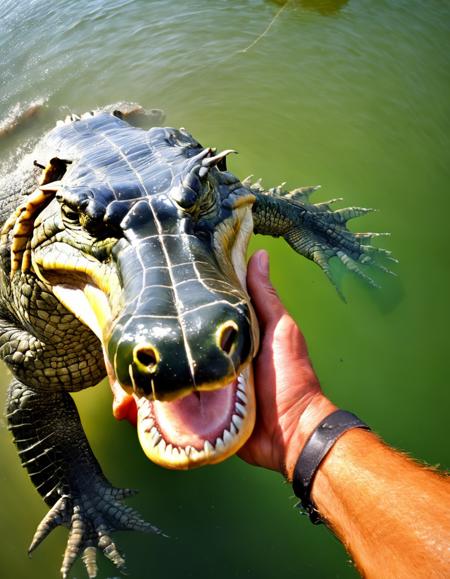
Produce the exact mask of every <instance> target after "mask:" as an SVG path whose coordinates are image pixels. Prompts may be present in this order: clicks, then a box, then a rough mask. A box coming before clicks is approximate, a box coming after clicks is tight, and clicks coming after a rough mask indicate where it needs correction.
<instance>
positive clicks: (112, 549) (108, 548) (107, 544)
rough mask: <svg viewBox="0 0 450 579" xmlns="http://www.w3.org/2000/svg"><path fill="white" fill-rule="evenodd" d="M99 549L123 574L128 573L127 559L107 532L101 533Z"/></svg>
mask: <svg viewBox="0 0 450 579" xmlns="http://www.w3.org/2000/svg"><path fill="white" fill-rule="evenodd" d="M98 546H99V548H100V549H101V550H102V551H103V553H104V554H105V557H107V558H108V559H109V560H110V561H111V562H112V563H113V564H114V565H115V566H116V567H117V568H118V569H119V571H121V572H122V573H126V566H125V558H124V557H123V556H122V555H121V554H120V552H119V550H118V549H117V547H116V545H115V543H114V542H113V540H112V539H111V537H110V536H109V535H108V534H107V533H106V532H105V531H100V532H99V541H98Z"/></svg>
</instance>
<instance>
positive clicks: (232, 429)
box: [230, 423, 238, 436]
mask: <svg viewBox="0 0 450 579" xmlns="http://www.w3.org/2000/svg"><path fill="white" fill-rule="evenodd" d="M230 432H231V434H232V435H233V436H236V434H237V433H238V429H237V428H236V426H235V425H234V424H233V423H231V424H230Z"/></svg>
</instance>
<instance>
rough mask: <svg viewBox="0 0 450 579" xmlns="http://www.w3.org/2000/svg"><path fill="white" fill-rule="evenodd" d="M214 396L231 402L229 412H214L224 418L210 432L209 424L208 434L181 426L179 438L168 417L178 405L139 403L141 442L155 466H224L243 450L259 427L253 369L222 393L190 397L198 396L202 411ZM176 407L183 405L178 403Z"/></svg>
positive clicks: (198, 394) (169, 403) (183, 467)
mask: <svg viewBox="0 0 450 579" xmlns="http://www.w3.org/2000/svg"><path fill="white" fill-rule="evenodd" d="M227 389H229V390H228V391H227ZM214 392H217V393H219V396H221V397H222V398H225V399H226V400H227V406H228V408H225V407H224V408H218V409H214V410H218V411H222V412H223V414H224V418H223V419H221V420H219V421H218V422H217V424H216V425H215V426H211V428H210V429H208V424H207V423H206V424H205V425H204V426H205V430H204V432H199V431H197V432H195V431H192V432H191V433H190V432H189V431H188V430H185V431H184V432H183V429H182V427H180V425H178V434H177V431H176V429H174V428H167V422H168V418H167V416H166V414H169V416H170V412H171V408H170V405H171V404H174V403H172V402H156V403H154V402H151V401H149V400H147V399H146V398H140V399H138V400H136V402H137V407H138V417H137V429H138V436H139V441H140V443H141V446H142V448H143V450H144V452H145V454H146V455H147V457H148V458H149V459H150V460H151V461H152V462H155V463H156V464H159V465H160V466H163V467H165V468H171V469H176V470H185V469H190V468H195V467H199V466H203V465H206V464H216V463H218V462H222V461H223V460H225V459H227V458H228V457H230V456H232V455H233V454H235V453H236V452H237V451H238V450H239V449H240V448H241V446H242V445H243V444H244V443H245V442H246V441H247V440H248V438H249V436H250V435H251V433H252V431H253V427H254V425H255V415H256V413H255V394H254V388H253V373H252V370H251V366H249V367H248V368H246V369H245V370H244V371H243V372H242V374H241V375H240V376H239V379H238V380H236V381H235V382H233V383H231V384H229V385H228V386H225V387H224V388H221V389H220V390H218V391H213V392H202V391H200V392H198V393H192V394H190V395H189V396H198V399H197V400H198V401H199V402H198V406H199V407H201V402H200V401H201V399H202V396H203V397H204V399H205V400H208V397H210V398H211V397H213V396H214ZM187 398H188V397H186V399H187ZM186 399H183V400H186ZM189 402H193V400H192V399H191V400H190V401H189V400H188V401H187V403H188V404H189ZM175 403H178V404H179V402H178V401H175ZM164 405H167V406H164ZM194 406H195V404H194ZM158 417H159V418H160V419H159V420H158ZM163 418H164V420H162V419H163ZM164 422H165V423H166V425H165V424H164ZM193 422H195V417H193ZM199 422H200V421H199Z"/></svg>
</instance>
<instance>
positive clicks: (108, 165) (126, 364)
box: [0, 110, 393, 578]
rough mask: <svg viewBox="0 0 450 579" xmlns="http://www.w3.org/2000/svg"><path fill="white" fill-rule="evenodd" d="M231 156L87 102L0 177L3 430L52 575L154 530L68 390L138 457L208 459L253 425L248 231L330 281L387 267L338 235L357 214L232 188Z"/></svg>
mask: <svg viewBox="0 0 450 579" xmlns="http://www.w3.org/2000/svg"><path fill="white" fill-rule="evenodd" d="M232 152H233V151H232V150H231V149H227V150H223V151H219V152H218V151H217V150H216V149H214V148H211V147H203V146H202V145H200V143H199V142H198V141H197V140H196V139H195V138H194V137H193V136H192V135H191V134H190V133H189V132H187V131H186V130H185V129H183V128H180V129H175V128H170V127H153V128H151V129H149V130H148V129H143V128H138V127H135V126H132V125H131V124H129V123H128V122H127V120H126V119H125V118H124V115H123V114H122V113H121V111H120V110H112V111H111V110H97V111H93V112H89V113H86V114H83V115H82V116H77V115H70V116H69V117H67V118H66V119H65V120H64V121H59V122H58V123H57V126H56V127H54V128H53V129H51V130H49V132H48V133H47V134H46V135H45V136H44V137H43V138H42V139H41V140H40V141H39V142H38V143H37V145H36V147H35V149H34V151H33V152H32V153H31V154H30V155H27V156H26V157H25V158H24V159H23V160H22V161H21V162H20V163H18V165H17V167H16V168H15V169H14V170H11V171H8V172H6V173H4V175H3V177H2V178H1V180H0V227H1V245H0V275H1V284H0V356H1V359H3V360H4V362H5V363H6V364H7V366H8V367H9V369H10V371H11V373H12V375H13V378H12V382H11V384H10V387H9V390H8V395H7V409H6V412H7V420H8V427H9V429H10V431H11V433H12V435H13V438H14V442H15V445H16V447H17V449H18V453H19V457H20V460H21V462H22V464H23V466H24V467H25V469H26V470H27V471H28V474H29V477H30V478H31V481H32V483H33V484H34V486H35V487H36V489H37V490H38V492H39V493H40V495H41V496H42V497H43V499H44V501H45V502H46V504H47V505H48V507H49V511H48V513H47V514H46V516H45V517H44V519H43V520H42V522H41V523H40V524H39V525H38V527H37V530H36V533H35V535H34V537H33V539H32V543H31V545H30V549H29V550H30V553H31V552H32V551H33V550H34V549H35V548H36V547H37V546H38V545H39V544H40V543H41V542H42V541H43V540H44V538H45V537H46V536H47V535H48V534H49V533H50V532H51V531H52V530H53V529H54V528H55V527H57V526H59V525H63V526H66V527H67V528H68V529H69V535H68V541H67V547H66V550H65V553H64V557H63V563H62V567H61V574H62V577H64V578H65V577H67V576H68V574H69V571H70V568H71V566H72V564H73V563H74V561H75V559H76V558H77V557H78V556H79V555H82V557H83V561H84V563H85V566H86V570H87V574H88V576H89V577H95V576H96V574H97V563H96V552H97V550H101V551H102V552H103V553H104V555H105V556H106V557H108V558H109V559H110V560H111V561H112V562H113V563H114V564H115V565H116V566H117V568H118V569H119V570H121V571H124V569H125V560H124V556H123V555H122V554H121V552H120V551H119V549H118V547H117V545H116V543H115V542H114V540H113V538H112V533H113V532H114V531H116V530H126V529H129V530H138V531H145V532H155V533H162V532H161V531H160V530H159V529H158V528H157V527H155V526H154V525H152V524H150V523H148V522H146V521H145V520H143V519H142V518H141V516H140V515H139V514H138V513H137V512H136V511H135V510H134V509H132V508H131V507H129V506H127V505H125V504H124V503H123V502H122V500H123V499H124V498H126V497H128V496H130V495H131V494H132V493H133V491H131V490H130V489H126V488H124V489H122V488H116V487H114V486H112V485H111V484H110V482H109V481H108V480H107V478H106V477H105V475H104V474H103V472H102V470H101V467H100V465H99V463H98V462H97V460H96V458H95V456H94V454H93V452H92V450H91V448H90V446H89V442H88V440H87V438H86V436H85V434H84V431H83V429H82V426H81V423H80V419H79V416H78V413H77V409H76V406H75V404H74V402H73V399H72V396H71V394H70V393H71V392H76V391H79V390H81V389H84V388H88V387H91V386H95V385H96V384H98V383H99V382H100V381H101V380H102V379H103V378H104V377H105V376H107V377H108V379H109V382H110V384H111V387H112V391H113V395H114V403H113V412H114V415H115V416H116V418H118V419H123V418H126V419H128V420H130V421H131V422H132V423H134V424H135V425H136V426H137V432H138V437H139V441H140V444H141V446H142V448H143V451H144V452H145V454H146V455H147V456H148V458H149V459H150V460H152V461H154V462H155V463H157V464H159V465H161V466H163V467H167V468H173V469H188V468H193V467H197V466H201V465H205V464H213V463H218V462H220V461H222V460H224V459H226V458H227V457H229V456H231V455H233V454H234V453H236V452H237V450H238V449H239V448H240V447H241V446H242V445H243V444H244V443H245V441H246V440H247V439H248V437H249V436H250V434H251V432H252V429H253V427H254V423H255V412H256V408H255V394H254V387H253V378H252V364H251V362H252V359H253V358H254V356H255V355H256V353H257V351H258V323H257V319H256V317H255V313H254V311H253V308H252V305H251V301H250V298H249V296H248V294H247V291H246V280H245V277H246V250H247V246H248V242H249V239H250V236H251V235H252V234H253V233H259V234H263V235H271V236H274V237H283V238H284V239H285V240H286V241H287V242H288V244H289V245H290V246H291V247H292V248H293V249H294V250H295V251H297V252H298V253H300V254H301V255H303V256H305V257H307V258H309V259H311V260H313V261H314V262H315V263H317V264H318V265H319V266H320V267H321V268H322V270H323V271H324V272H325V273H326V274H327V276H328V277H329V278H330V280H331V281H333V282H334V275H333V272H332V268H331V267H330V262H331V260H332V259H333V258H337V260H339V261H340V262H342V263H343V264H344V265H345V266H346V268H347V269H349V270H351V271H352V272H354V273H356V274H358V275H359V276H361V277H363V278H364V279H365V280H366V281H367V282H368V283H370V284H371V285H375V282H374V281H373V280H372V278H371V277H370V276H369V275H368V274H367V273H366V271H364V268H361V264H362V265H375V266H378V267H380V268H381V269H383V270H385V271H389V270H388V269H387V268H386V267H385V266H384V265H382V264H381V262H382V261H384V258H388V259H393V258H392V257H391V256H390V254H389V252H388V251H386V250H383V249H381V248H378V247H375V246H373V245H372V244H371V239H372V238H373V237H376V236H377V235H379V234H376V233H353V232H351V231H350V230H349V229H348V227H347V222H348V221H349V220H350V219H352V218H354V217H357V216H360V215H364V214H366V213H368V212H369V211H370V209H366V208H359V207H350V208H345V209H337V210H333V209H332V208H331V203H332V202H333V201H335V200H332V201H329V202H323V203H316V204H314V203H312V202H311V201H310V195H311V193H312V192H313V191H314V190H315V189H316V187H303V188H297V189H294V190H290V191H289V190H287V189H286V187H285V185H284V184H283V185H280V186H278V187H273V188H269V189H267V190H266V189H264V187H263V186H262V184H261V182H260V181H256V182H253V181H252V179H251V178H247V179H244V180H242V181H240V180H239V179H238V178H237V177H236V176H235V175H234V174H233V173H231V172H230V171H228V169H227V157H228V156H229V155H230V154H231V153H232ZM379 256H381V259H379Z"/></svg>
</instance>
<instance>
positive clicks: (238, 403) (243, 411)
mask: <svg viewBox="0 0 450 579" xmlns="http://www.w3.org/2000/svg"><path fill="white" fill-rule="evenodd" d="M234 407H235V408H236V410H239V412H240V413H241V415H242V417H244V416H245V415H246V414H247V411H246V410H245V406H242V404H241V403H240V402H236V404H235V405H234Z"/></svg>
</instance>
